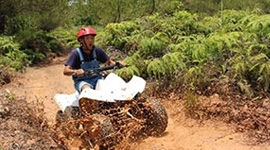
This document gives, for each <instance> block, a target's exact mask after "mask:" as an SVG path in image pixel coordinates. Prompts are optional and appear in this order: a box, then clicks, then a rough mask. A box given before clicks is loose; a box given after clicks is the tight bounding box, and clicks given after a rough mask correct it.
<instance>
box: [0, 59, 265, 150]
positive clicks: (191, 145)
mask: <svg viewBox="0 0 270 150" xmlns="http://www.w3.org/2000/svg"><path fill="white" fill-rule="evenodd" d="M64 60H65V58H61V59H60V60H57V61H55V62H54V63H53V64H52V65H50V66H47V67H40V68H27V70H26V73H25V74H22V75H21V76H20V77H19V78H17V79H16V80H15V81H13V82H12V83H11V84H8V85H6V86H4V88H5V89H6V90H9V91H10V92H11V93H13V94H15V95H16V96H20V97H21V96H23V97H25V98H26V99H27V100H28V101H37V100H38V101H41V102H43V103H44V106H45V109H44V111H45V116H46V117H47V119H48V121H49V122H50V124H53V123H54V117H55V114H56V112H57V111H58V109H59V108H58V106H57V105H56V103H55V102H54V99H53V97H54V95H55V94H57V93H67V94H71V93H73V92H74V89H73V83H72V80H71V78H70V77H66V76H64V75H63V74H62V70H63V62H64ZM161 101H162V102H163V104H164V105H165V107H166V109H167V111H168V116H169V124H168V127H167V130H166V133H165V134H164V135H163V136H162V137H150V138H147V139H145V140H143V141H141V142H140V143H132V149H134V150H270V146H269V145H268V144H261V145H250V144H249V142H248V137H247V135H245V134H242V133H235V132H234V127H233V126H232V125H227V124H225V123H222V122H218V121H214V120H208V121H203V122H200V123H199V121H196V120H193V119H190V118H188V117H186V116H185V115H184V112H183V109H182V107H183V106H182V104H181V101H174V100H170V99H167V100H161Z"/></svg>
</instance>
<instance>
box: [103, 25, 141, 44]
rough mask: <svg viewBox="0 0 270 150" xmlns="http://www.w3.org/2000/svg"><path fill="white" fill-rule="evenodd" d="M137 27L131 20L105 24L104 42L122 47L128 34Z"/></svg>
mask: <svg viewBox="0 0 270 150" xmlns="http://www.w3.org/2000/svg"><path fill="white" fill-rule="evenodd" d="M137 29H138V26H137V24H135V23H133V22H121V23H110V24H108V25H107V26H106V28H105V31H106V33H107V35H105V37H106V39H105V42H106V44H107V45H112V46H114V47H116V48H118V49H122V48H123V47H124V46H125V44H126V43H127V39H128V37H129V36H131V35H132V34H133V32H134V31H135V30H137Z"/></svg>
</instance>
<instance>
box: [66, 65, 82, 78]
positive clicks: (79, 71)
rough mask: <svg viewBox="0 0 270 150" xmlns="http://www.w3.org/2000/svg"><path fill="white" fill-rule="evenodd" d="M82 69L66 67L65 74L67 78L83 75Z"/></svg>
mask: <svg viewBox="0 0 270 150" xmlns="http://www.w3.org/2000/svg"><path fill="white" fill-rule="evenodd" d="M83 72H84V71H83V70H82V69H72V68H71V67H70V66H65V68H64V71H63V74H64V75H66V76H71V75H73V74H83Z"/></svg>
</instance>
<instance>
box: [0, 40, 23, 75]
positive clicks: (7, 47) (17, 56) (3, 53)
mask: <svg viewBox="0 0 270 150" xmlns="http://www.w3.org/2000/svg"><path fill="white" fill-rule="evenodd" d="M13 39H14V38H13V37H9V36H0V58H1V59H0V68H5V69H11V70H16V71H24V66H25V65H26V64H28V61H27V59H26V58H27V55H26V54H25V53H24V52H22V51H20V50H19V47H20V45H19V44H17V43H15V42H14V40H13Z"/></svg>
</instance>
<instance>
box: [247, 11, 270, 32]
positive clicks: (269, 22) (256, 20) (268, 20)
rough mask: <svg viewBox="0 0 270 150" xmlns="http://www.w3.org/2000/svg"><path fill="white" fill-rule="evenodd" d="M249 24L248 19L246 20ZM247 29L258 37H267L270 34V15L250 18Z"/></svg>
mask: <svg viewBox="0 0 270 150" xmlns="http://www.w3.org/2000/svg"><path fill="white" fill-rule="evenodd" d="M245 20H246V21H245V22H247V18H246V19H245ZM247 28H248V30H249V31H250V32H254V33H257V34H258V35H266V34H268V33H269V32H270V15H268V14H267V15H261V16H249V22H248V23H247Z"/></svg>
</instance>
